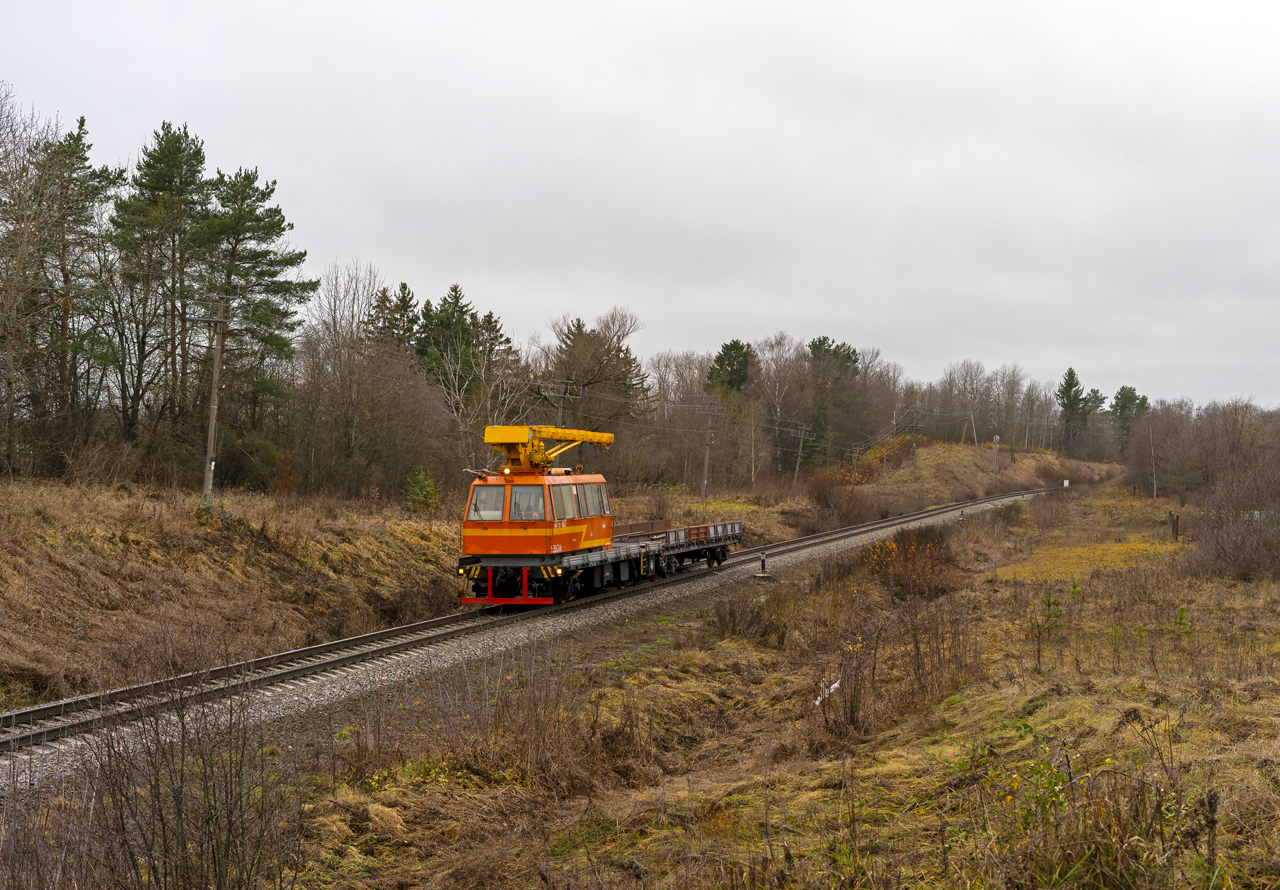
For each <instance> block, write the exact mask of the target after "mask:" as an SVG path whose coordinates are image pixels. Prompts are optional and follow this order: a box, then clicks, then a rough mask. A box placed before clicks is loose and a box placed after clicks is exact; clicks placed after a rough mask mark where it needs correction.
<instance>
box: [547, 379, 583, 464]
mask: <svg viewBox="0 0 1280 890" xmlns="http://www.w3.org/2000/svg"><path fill="white" fill-rule="evenodd" d="M551 382H552V383H559V384H560V386H561V389H560V396H559V399H560V409H559V411H557V412H556V427H557V428H558V429H564V403H565V402H566V401H567V400H568V399H577V398H581V397H582V388H581V387H579V386H578V385H577V384H576V383H574V382H573V381H572V380H552V381H551ZM571 386H572V387H574V388H575V389H576V390H577V391H576V392H574V393H573V394H572V395H571V394H570V393H569V387H571ZM558 463H559V459H558V458H556V459H553V460H552V461H551V465H552V466H553V467H554V466H556V465H557V464H558Z"/></svg>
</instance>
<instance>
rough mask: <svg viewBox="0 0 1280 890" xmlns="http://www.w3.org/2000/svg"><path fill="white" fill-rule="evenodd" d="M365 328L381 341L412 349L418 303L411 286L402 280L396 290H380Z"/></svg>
mask: <svg viewBox="0 0 1280 890" xmlns="http://www.w3.org/2000/svg"><path fill="white" fill-rule="evenodd" d="M365 327H366V329H367V330H368V331H369V336H370V337H372V338H373V339H374V340H377V341H378V342H380V343H385V344H389V345H391V346H394V347H397V348H401V349H409V348H411V347H412V346H413V341H414V337H415V336H416V334H417V331H418V306H417V300H416V299H415V298H414V296H413V291H412V290H411V289H410V288H409V285H407V284H405V283H404V282H403V281H402V282H400V287H399V288H398V289H397V290H395V291H394V292H393V291H392V290H391V289H390V288H386V287H384V288H382V289H381V290H379V291H378V295H377V296H376V297H375V298H374V302H373V309H372V310H371V311H370V312H369V318H368V319H367V320H366V323H365Z"/></svg>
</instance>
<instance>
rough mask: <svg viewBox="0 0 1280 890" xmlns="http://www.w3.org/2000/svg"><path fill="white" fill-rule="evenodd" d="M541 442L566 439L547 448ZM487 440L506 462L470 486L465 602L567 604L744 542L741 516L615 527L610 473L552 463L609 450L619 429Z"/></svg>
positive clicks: (529, 429)
mask: <svg viewBox="0 0 1280 890" xmlns="http://www.w3.org/2000/svg"><path fill="white" fill-rule="evenodd" d="M543 440H551V441H554V442H559V444H558V445H555V446H554V447H552V448H550V449H548V448H547V447H546V444H545V443H544V441H543ZM484 441H485V443H486V444H488V445H490V446H492V447H493V448H494V449H495V450H497V451H501V452H503V454H505V455H506V458H507V462H506V464H505V465H504V466H503V467H502V468H501V469H500V470H499V471H498V472H496V473H492V474H486V475H482V476H480V477H478V478H477V479H476V480H475V482H473V483H472V484H471V497H470V499H469V501H468V503H467V512H466V514H465V516H464V517H463V519H462V554H463V555H462V556H461V557H460V558H459V559H458V574H459V575H461V576H463V577H464V578H467V579H469V580H470V581H471V594H472V595H471V596H463V597H462V601H463V602H464V603H476V604H484V605H495V604H520V605H538V604H548V603H557V602H563V601H565V600H569V599H573V598H574V597H576V596H580V595H583V594H588V593H592V592H594V591H597V590H599V589H601V588H604V587H607V586H610V585H613V586H619V587H620V586H622V585H623V584H627V583H631V582H633V581H639V580H642V579H645V578H652V577H654V576H655V575H668V574H671V573H673V572H676V571H680V570H681V569H683V568H685V567H686V564H689V565H692V564H694V563H696V562H698V561H702V560H705V561H706V563H707V565H708V566H711V565H717V564H719V563H722V562H724V560H725V558H726V557H727V556H728V554H729V546H730V545H732V544H736V543H738V542H739V541H740V540H742V523H741V522H721V523H714V524H711V525H701V526H691V527H689V528H672V527H671V524H670V523H669V522H668V523H642V524H639V525H635V526H619V527H616V528H615V526H614V522H613V515H612V512H611V510H610V507H609V488H608V484H607V483H606V482H605V478H604V476H601V475H599V474H595V473H584V472H582V468H581V467H579V468H578V469H577V470H572V469H569V468H567V467H556V466H554V464H555V461H556V458H557V457H559V456H560V455H561V454H563V453H564V452H566V451H568V450H569V449H570V448H573V447H575V446H577V445H579V444H582V443H584V442H587V443H591V444H594V445H599V446H601V447H602V448H608V447H609V446H610V445H612V444H613V434H612V433H593V432H589V431H586V430H565V429H559V428H557V427H550V426H490V427H486V428H485V431H484Z"/></svg>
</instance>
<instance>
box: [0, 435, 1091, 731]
mask: <svg viewBox="0 0 1280 890" xmlns="http://www.w3.org/2000/svg"><path fill="white" fill-rule="evenodd" d="M1008 458H1009V455H1007V454H1005V455H1003V456H1002V463H1001V471H1000V475H999V477H998V478H997V479H994V480H993V479H992V476H991V464H990V452H989V449H982V448H978V447H975V446H960V445H933V446H931V447H922V448H920V449H919V451H918V452H917V453H916V454H912V453H911V450H910V448H909V447H901V448H899V449H897V450H896V451H891V452H890V453H888V454H885V455H881V460H880V465H879V472H878V473H877V474H873V476H868V475H867V474H866V473H865V467H864V468H863V470H864V472H863V473H862V474H861V476H860V477H859V478H858V479H857V480H856V481H857V484H851V483H853V482H854V481H855V480H854V478H853V475H852V473H851V471H852V470H853V467H852V466H851V465H850V466H847V467H845V468H844V469H843V471H834V472H829V473H820V474H815V475H813V476H811V477H809V478H808V479H805V480H802V481H801V484H800V486H799V487H798V488H797V489H792V487H791V486H790V485H789V484H783V483H779V484H774V485H771V486H766V485H763V484H762V485H760V486H758V488H757V491H756V492H754V493H751V494H725V493H723V492H713V493H712V495H711V497H710V498H709V499H708V501H707V502H706V503H705V504H704V503H703V502H702V500H701V498H700V497H698V496H697V494H696V493H695V492H692V491H690V490H689V489H688V488H686V487H683V486H679V485H673V486H651V487H647V488H643V489H639V490H634V491H631V492H616V493H615V494H616V495H617V496H616V497H615V499H614V503H615V512H617V513H618V514H619V518H620V519H621V521H646V520H651V519H667V520H671V521H673V522H674V523H676V524H678V525H688V524H697V523H699V522H703V521H706V519H707V517H708V516H714V517H715V518H716V519H717V520H733V519H739V520H742V521H743V522H744V524H745V526H746V529H747V531H746V535H745V537H744V545H746V546H755V545H759V544H763V543H768V542H771V541H778V540H784V539H787V538H791V537H795V536H797V535H801V534H810V533H814V532H817V531H822V530H826V529H831V528H838V527H842V526H847V525H852V524H856V523H859V522H864V521H868V520H871V519H876V518H879V517H880V516H882V515H886V514H892V515H896V514H897V513H902V512H908V511H911V510H918V509H921V508H923V507H927V506H931V505H934V504H939V503H947V502H949V501H955V500H961V499H965V498H969V497H973V496H976V495H979V494H985V493H989V492H991V491H993V490H997V489H999V490H1018V489H1021V488H1038V487H1040V486H1042V485H1045V484H1047V483H1052V484H1060V481H1059V477H1067V476H1070V477H1072V478H1074V479H1076V480H1079V481H1083V482H1090V481H1094V480H1097V479H1099V478H1101V477H1103V476H1104V475H1106V474H1107V473H1108V472H1109V471H1110V470H1109V468H1107V467H1103V466H1101V465H1096V464H1084V463H1079V462H1073V461H1072V462H1068V461H1060V460H1058V459H1057V458H1056V457H1055V456H1053V455H1049V454H1032V453H1026V454H1021V455H1019V456H1018V460H1017V462H1016V463H1015V462H1012V461H1009V459H1008ZM787 482H789V480H787ZM460 514H461V507H460V506H458V505H448V506H446V507H443V508H442V509H441V510H439V511H438V513H437V515H436V516H435V517H434V518H432V517H423V516H415V515H413V514H410V513H409V511H408V510H407V509H406V508H405V506H404V505H403V504H402V503H400V502H398V501H395V500H390V499H388V498H385V497H369V498H365V499H362V500H341V499H333V498H307V497H297V496H290V497H275V496H272V495H269V494H256V493H250V492H231V493H225V494H223V495H220V497H219V498H218V501H217V507H216V509H214V510H212V511H201V510H200V509H199V497H198V495H196V494H194V493H189V492H177V491H173V490H161V491H156V490H146V489H141V488H136V487H133V486H128V485H124V486H104V485H92V484H75V485H62V484H50V483H35V482H27V481H17V482H7V483H4V484H0V535H2V536H3V540H4V546H3V547H2V548H0V710H12V709H14V708H18V707H23V706H26V705H30V704H33V703H38V702H42V701H51V700H55V699H59V698H63V697H66V696H69V695H74V694H81V693H86V692H92V691H96V690H99V689H103V688H112V687H117V686H123V685H129V684H132V683H137V682H143V681H146V680H150V679H156V678H160V677H165V676H170V675H173V674H179V673H185V672H189V671H193V670H200V669H203V668H206V667H210V666H213V665H217V664H225V663H228V662H232V661H239V660H242V659H245V658H251V657H254V656H257V655H262V654H266V653H271V652H280V651H285V650H288V649H291V648H294V647H298V646H306V645H312V644H315V643H319V642H325V641H328V640H333V639H339V638H342V637H347V636H352V635H354V634H358V633H363V632H367V631H370V630H374V629H377V628H381V627H386V626H394V625H397V624H403V623H407V622H410V621H414V620H418V619H421V618H426V617H431V616H434V615H438V614H442V613H444V612H448V611H450V610H452V609H454V608H456V607H457V597H458V590H459V587H458V582H457V579H456V577H455V574H454V571H455V570H454V567H453V566H454V560H455V558H456V556H457V547H458V539H457V523H456V522H455V521H453V517H454V516H457V515H460Z"/></svg>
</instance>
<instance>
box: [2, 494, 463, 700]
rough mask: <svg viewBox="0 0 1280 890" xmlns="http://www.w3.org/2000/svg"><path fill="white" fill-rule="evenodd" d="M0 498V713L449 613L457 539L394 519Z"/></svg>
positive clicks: (286, 508) (142, 498)
mask: <svg viewBox="0 0 1280 890" xmlns="http://www.w3.org/2000/svg"><path fill="white" fill-rule="evenodd" d="M197 508H198V498H197V497H196V496H194V495H187V494H181V493H176V492H172V491H167V492H157V491H145V490H141V489H133V488H123V487H122V488H118V489H110V488H106V487H94V486H80V485H73V486H63V485H52V484H35V483H25V482H24V483H13V484H5V485H0V524H2V527H3V536H4V544H5V546H4V547H3V548H0V602H3V609H0V695H3V696H4V698H3V700H0V709H6V710H7V709H9V708H12V707H17V706H20V705H21V704H24V703H26V702H29V701H32V700H40V699H49V698H57V697H60V696H63V695H67V694H72V693H76V692H81V691H85V690H91V689H94V688H97V687H101V686H111V685H118V684H121V683H127V682H131V681H136V680H138V679H141V678H144V677H152V676H158V675H165V674H170V673H176V672H178V671H183V670H192V669H198V668H201V667H204V666H206V665H205V664H204V662H206V661H209V660H213V661H227V660H234V659H237V658H242V657H247V656H249V655H252V654H263V653H265V652H271V651H281V650H284V649H288V648H291V647H293V646H298V645H305V644H309V643H314V642H317V641H320V640H325V639H331V638H334V637H337V636H341V635H345V634H350V633H355V632H360V631H364V630H368V629H372V628H375V627H378V626H382V625H386V624H391V623H400V622H404V621H409V620H414V619H417V618H419V617H425V616H427V615H431V614H436V613H439V612H440V611H441V610H445V609H450V608H453V607H454V606H455V605H456V599H454V597H456V581H455V580H454V578H453V575H452V570H451V568H450V563H451V562H452V555H453V553H452V551H453V550H454V548H455V541H456V530H455V526H454V525H453V524H452V523H434V524H433V523H432V522H430V521H418V520H415V519H413V518H411V517H410V516H409V514H408V513H407V512H406V511H404V510H403V509H401V508H399V507H393V506H389V505H387V504H384V503H353V502H342V501H334V500H326V499H315V500H307V499H296V498H273V497H268V496H262V495H253V494H234V493H233V494H229V495H227V496H225V497H223V498H221V499H220V500H219V502H218V507H217V509H216V510H215V511H213V512H212V513H211V514H208V515H205V514H203V513H201V512H200V511H199V510H198V509H197Z"/></svg>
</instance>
